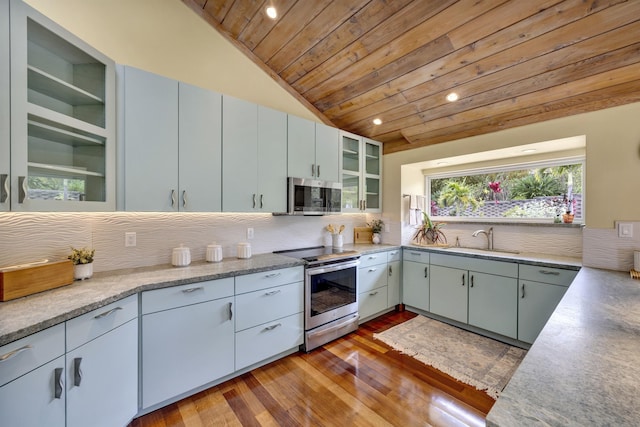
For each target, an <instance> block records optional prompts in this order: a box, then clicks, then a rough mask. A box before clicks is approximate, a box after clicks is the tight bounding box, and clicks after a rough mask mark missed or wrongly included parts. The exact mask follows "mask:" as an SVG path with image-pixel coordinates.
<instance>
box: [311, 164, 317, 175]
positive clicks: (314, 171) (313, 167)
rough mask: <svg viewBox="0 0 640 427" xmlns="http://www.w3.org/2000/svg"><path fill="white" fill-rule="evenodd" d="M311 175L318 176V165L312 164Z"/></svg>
mask: <svg viewBox="0 0 640 427" xmlns="http://www.w3.org/2000/svg"><path fill="white" fill-rule="evenodd" d="M311 176H316V165H314V164H312V165H311Z"/></svg>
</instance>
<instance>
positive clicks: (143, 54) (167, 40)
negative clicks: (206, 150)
mask: <svg viewBox="0 0 640 427" xmlns="http://www.w3.org/2000/svg"><path fill="white" fill-rule="evenodd" d="M25 2H26V3H28V4H29V5H31V6H32V7H34V8H35V9H37V10H39V11H40V12H42V13H43V14H44V15H46V16H48V17H49V18H51V19H52V20H53V21H55V22H57V23H58V24H60V25H61V26H62V27H64V28H66V29H67V30H69V31H70V32H72V33H73V34H75V35H76V36H78V37H80V38H81V39H83V40H85V41H86V42H87V43H89V44H90V45H91V46H93V47H95V48H96V49H98V50H99V51H101V52H103V53H104V54H105V55H107V56H109V57H110V58H111V59H113V60H114V61H116V62H117V63H119V64H125V65H132V66H134V67H138V68H142V69H143V70H147V71H152V72H154V73H157V74H160V75H163V76H166V77H170V78H173V79H176V80H180V81H183V82H187V83H191V84H193V85H196V86H201V87H204V88H208V89H211V90H214V91H216V92H220V93H223V94H227V95H232V96H235V97H237V98H241V99H245V100H248V101H252V102H255V103H257V104H260V105H265V106H267V107H271V108H274V109H276V110H280V111H284V112H287V113H290V114H294V115H296V116H300V117H305V118H307V119H310V120H315V121H318V119H317V118H316V117H315V116H314V115H313V114H312V113H311V112H310V111H309V110H307V109H306V108H305V107H304V106H303V105H302V104H301V103H299V102H298V101H297V100H296V99H295V98H293V97H292V96H291V95H289V93H287V92H286V91H285V90H284V89H283V88H282V87H281V86H280V85H279V84H278V83H276V82H275V81H274V80H273V79H272V78H271V77H269V76H268V75H267V74H266V73H264V72H263V71H262V70H261V69H260V68H259V67H258V66H256V65H255V64H254V63H253V62H252V61H250V60H249V59H248V58H247V57H245V56H244V55H243V54H241V53H240V51H238V50H237V49H236V48H235V47H234V46H233V45H231V43H229V42H228V41H227V40H226V39H224V38H223V37H222V36H221V35H220V34H218V33H217V32H216V31H215V30H214V29H213V28H211V27H210V26H209V25H208V24H207V23H206V22H205V21H204V20H203V19H202V18H200V16H198V15H197V14H196V13H195V12H193V11H192V10H191V9H189V8H188V7H187V6H185V5H184V4H183V3H182V2H181V1H180V0H26V1H25Z"/></svg>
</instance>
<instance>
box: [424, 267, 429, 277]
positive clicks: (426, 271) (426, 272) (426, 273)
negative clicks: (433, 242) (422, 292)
mask: <svg viewBox="0 0 640 427" xmlns="http://www.w3.org/2000/svg"><path fill="white" fill-rule="evenodd" d="M428 274H429V267H425V268H424V277H427V275H428Z"/></svg>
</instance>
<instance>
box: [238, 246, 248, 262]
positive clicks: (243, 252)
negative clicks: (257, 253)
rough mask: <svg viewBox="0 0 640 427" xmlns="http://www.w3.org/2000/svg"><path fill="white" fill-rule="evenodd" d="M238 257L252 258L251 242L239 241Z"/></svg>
mask: <svg viewBox="0 0 640 427" xmlns="http://www.w3.org/2000/svg"><path fill="white" fill-rule="evenodd" d="M238 258H251V243H238Z"/></svg>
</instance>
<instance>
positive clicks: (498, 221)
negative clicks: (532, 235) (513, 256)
mask: <svg viewBox="0 0 640 427" xmlns="http://www.w3.org/2000/svg"><path fill="white" fill-rule="evenodd" d="M431 220H432V221H434V222H445V223H448V224H490V225H518V226H525V227H562V228H582V227H584V223H583V222H582V221H574V222H572V223H570V224H566V223H563V222H561V223H556V222H553V221H551V220H529V221H523V220H518V219H513V220H508V219H503V218H495V219H492V218H477V219H476V218H456V217H436V216H433V217H431Z"/></svg>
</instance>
